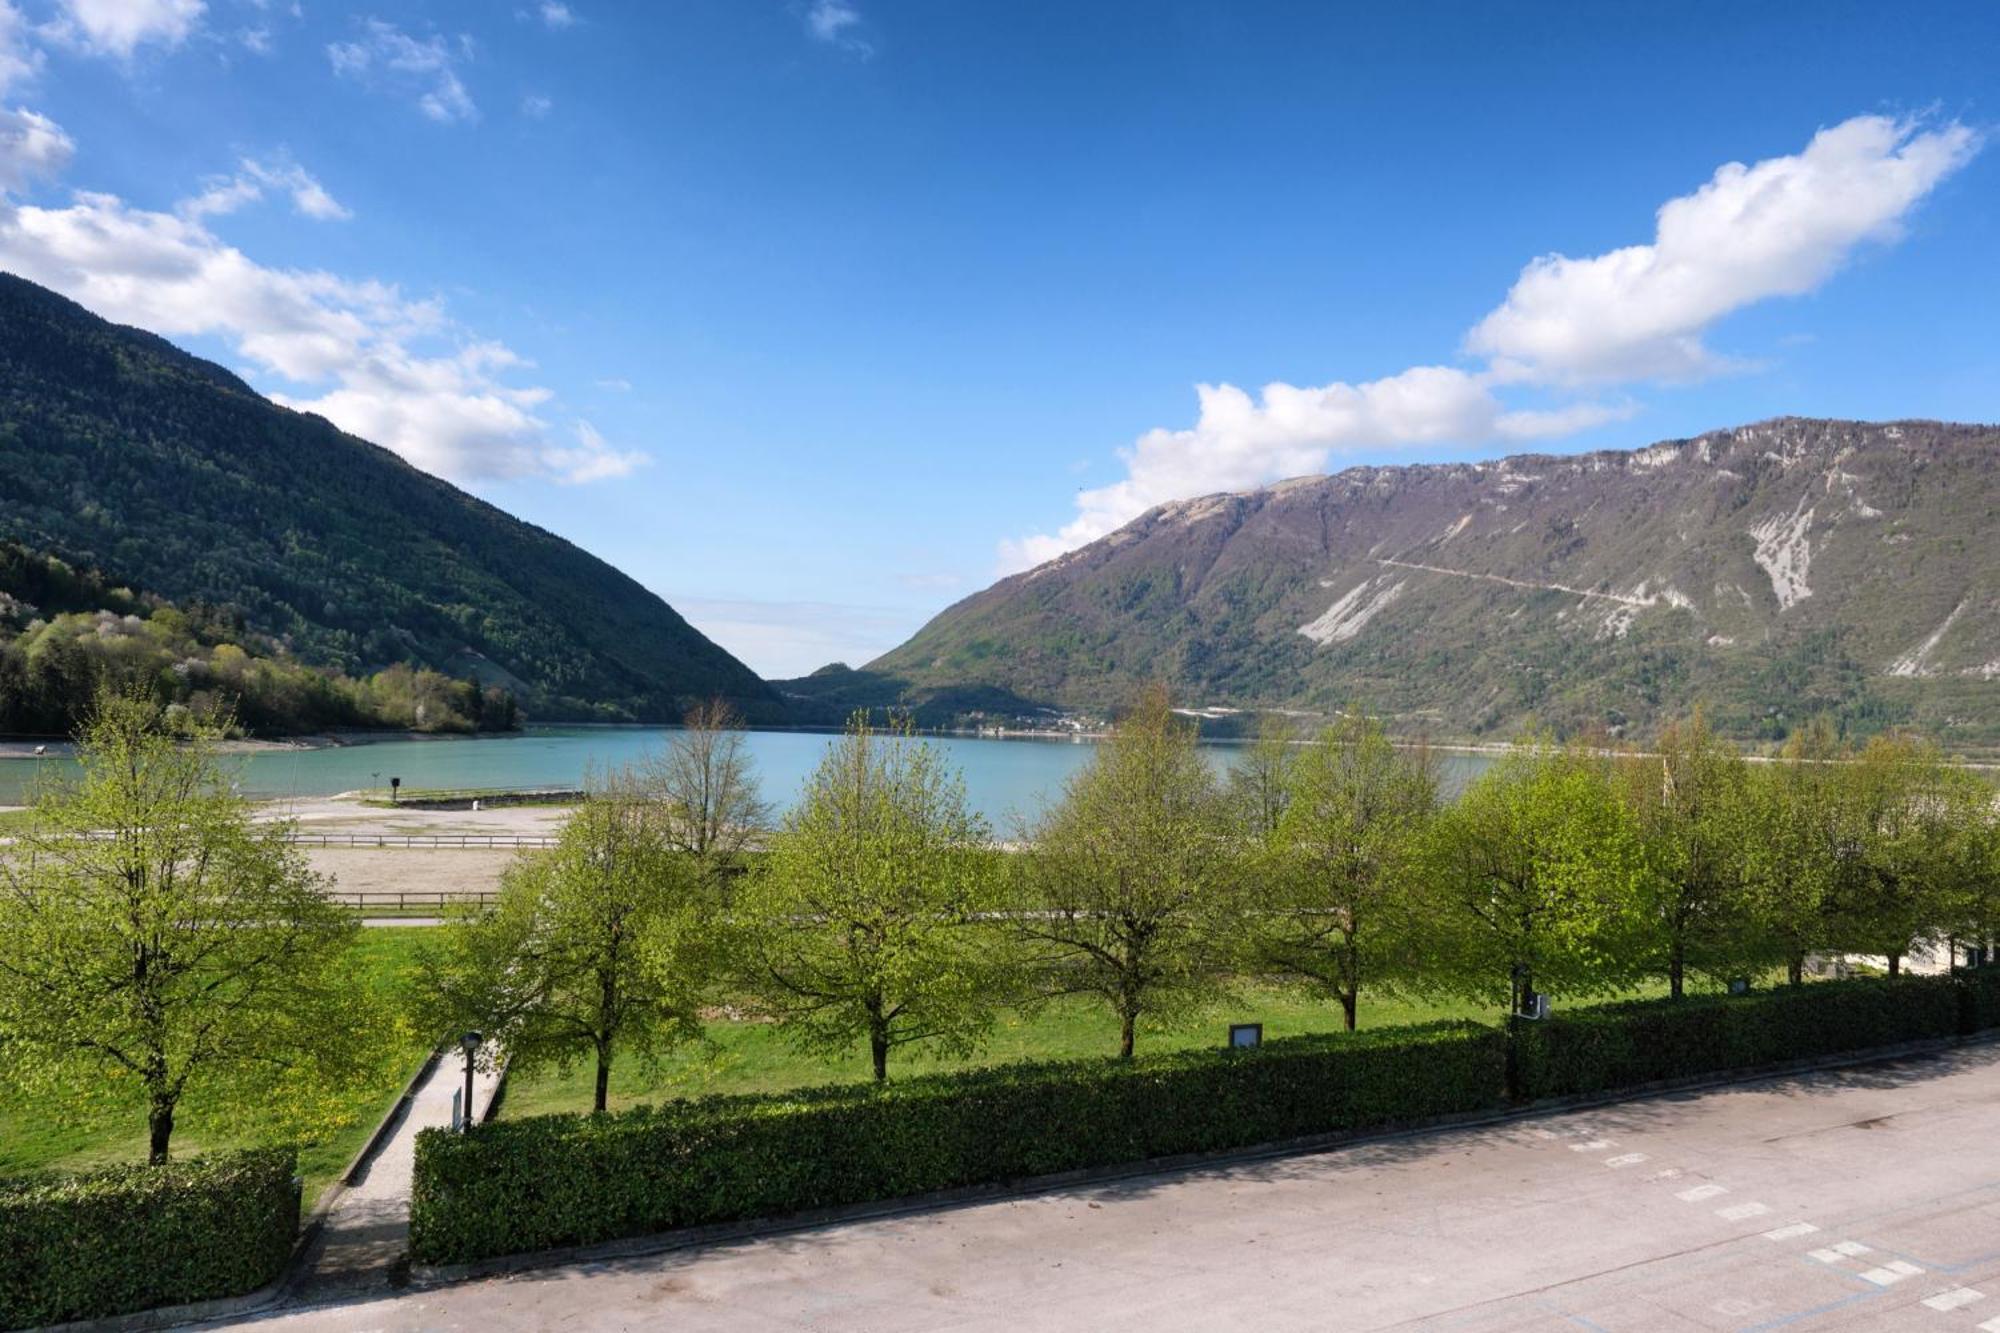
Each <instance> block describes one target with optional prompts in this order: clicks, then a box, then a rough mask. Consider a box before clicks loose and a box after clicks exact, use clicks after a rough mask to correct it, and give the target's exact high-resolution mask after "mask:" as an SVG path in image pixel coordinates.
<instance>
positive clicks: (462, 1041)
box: [458, 1032, 486, 1134]
mask: <svg viewBox="0 0 2000 1333" xmlns="http://www.w3.org/2000/svg"><path fill="white" fill-rule="evenodd" d="M485 1040H486V1038H484V1037H482V1036H480V1035H479V1034H478V1033H477V1032H468V1033H466V1034H465V1035H464V1036H463V1037H460V1038H459V1039H458V1044H459V1045H460V1046H461V1047H463V1048H464V1049H465V1117H464V1119H462V1120H461V1121H459V1125H460V1127H461V1130H462V1132H464V1133H466V1134H470V1133H471V1132H472V1057H473V1056H474V1055H476V1054H478V1052H479V1044H480V1043H481V1042H483V1041H485Z"/></svg>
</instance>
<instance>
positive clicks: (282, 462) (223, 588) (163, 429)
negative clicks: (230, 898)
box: [0, 274, 781, 720]
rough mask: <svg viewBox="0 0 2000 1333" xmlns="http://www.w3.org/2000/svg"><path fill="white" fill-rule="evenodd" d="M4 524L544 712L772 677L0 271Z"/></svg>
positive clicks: (542, 547)
mask: <svg viewBox="0 0 2000 1333" xmlns="http://www.w3.org/2000/svg"><path fill="white" fill-rule="evenodd" d="M0 538H7V539H12V540H15V541H18V542H20V543H22V544H23V545H25V546H28V547H31V548H34V549H36V550H41V551H51V552H55V553H57V554H59V555H61V556H62V557H64V558H65V559H67V560H69V561H70V562H72V563H74V564H77V565H80V566H94V567H96V568H100V569H105V570H111V571H115V573H116V575H117V576H118V577H119V578H121V579H127V580H131V581H132V582H133V583H134V584H136V585H137V586H139V587H143V588H145V589H146V590H147V591H149V592H151V593H154V594H157V595H158V596H160V597H162V598H165V599H167V600H169V601H172V602H175V603H192V602H202V603H207V604H210V605H213V606H216V607H220V608H225V609H226V610H228V611H229V612H231V613H233V614H237V615H240V617H241V619H242V621H243V622H244V624H245V625H246V626H248V627H249V628H250V629H251V630H253V631H255V632H257V633H260V634H265V635H269V636H270V637H271V638H272V639H273V640H275V641H276V642H277V643H278V644H280V645H282V646H283V648H284V649H285V650H287V651H288V652H290V653H291V654H293V655H294V656H296V657H297V658H299V659H300V660H302V661H305V662H308V663H313V664H317V665H321V666H326V667H330V668H335V669H338V670H340V671H343V672H346V673H347V674H349V675H355V676H360V675H366V674H371V673H373V672H376V671H379V670H381V669H383V668H384V667H387V666H389V665H391V664H394V663H399V662H404V663H409V664H411V665H412V666H415V667H420V668H423V667H427V668H432V669H435V670H438V671H441V672H444V673H446V674H448V675H450V676H453V677H458V678H466V677H470V678H474V679H477V680H479V681H481V682H483V683H487V684H499V685H502V686H505V687H506V688H508V689H510V690H512V691H514V692H515V693H516V694H517V695H518V696H519V697H520V698H521V700H522V702H523V704H524V705H525V706H526V708H527V709H528V711H529V713H530V714H531V715H533V716H535V717H539V718H543V719H559V718H567V719H605V720H616V719H632V720H665V719H671V718H676V717H678V716H679V715H680V713H681V712H682V711H683V709H684V707H685V705H686V704H687V703H688V702H690V701H692V700H693V699H695V698H698V697H702V696H707V695H713V694H719V695H722V696H724V697H726V698H730V699H733V700H735V701H736V702H737V703H738V704H739V706H741V707H742V708H743V709H744V710H745V712H746V713H748V714H749V715H751V716H752V717H753V718H762V719H768V718H773V717H775V716H777V715H778V714H779V712H780V709H781V705H780V704H779V703H778V701H777V699H776V696H775V695H773V694H772V692H771V691H770V690H769V689H768V688H767V687H766V686H765V685H764V683H763V682H762V681H760V680H758V679H757V677H756V676H755V675H753V674H752V673H751V671H750V670H749V669H748V668H747V667H745V666H744V665H743V664H742V663H740V662H738V661H736V659H734V658H733V657H731V656H730V655H729V654H728V653H726V652H724V651H723V650H722V649H721V648H719V647H717V646H716V645H715V644H713V643H711V642H709V640H707V639H706V638H704V637H703V636H702V635H701V634H700V633H699V632H698V631H697V630H695V629H694V628H693V627H692V626H690V625H689V624H688V623H687V622H686V621H685V620H683V619H682V618H681V617H680V616H679V615H678V614H677V613H676V612H675V611H674V610H673V608H672V607H670V606H668V605H667V604H666V603H665V602H663V601H662V600H660V598H658V597H657V596H655V595H654V594H652V593H650V592H648V591H646V589H644V588H642V587H640V586H639V585H638V584H637V583H635V582H634V581H633V580H631V579H629V578H627V577H626V576H625V575H623V574H621V573H619V572H618V571H617V570H616V569H613V568H612V567H611V566H610V565H607V564H606V563H604V562H603V561H601V560H599V559H597V558H595V557H594V556H591V555H589V554H588V553H586V552H584V551H582V550H579V549H578V548H577V547H575V546H573V545H571V544H570V543H568V542H566V541H564V540H562V539H561V538H559V537H557V536H555V535H553V534H552V533H549V532H545V531H543V530H542V529H540V528H536V527H534V526H532V525H530V524H527V523H523V522H521V521H520V520H518V519H515V518H513V517H511V516H509V515H507V514H506V513H503V512H502V511H501V510H499V509H496V508H494V507H493V506H492V505H490V504H487V503H485V502H484V501H482V500H479V499H476V498H474V497H473V496H470V495H467V494H466V493H465V492H463V491H461V490H459V489H457V488H456V487H454V486H451V485H449V484H447V483H445V482H443V481H440V480H439V479H437V478H436V477H433V476H430V475H429V474H427V473H424V472H421V471H419V470H417V469H416V468H414V467H411V466H410V465H409V464H407V463H405V462H403V461H402V460H401V459H400V458H398V457H397V456H396V455H394V454H392V453H390V452H389V451H387V450H385V449H382V448H379V447H377V446H375V445H373V444H370V443H368V442H367V441H365V440H360V439H356V438H355V437H354V436H351V435H347V434H344V433H343V432H341V431H339V430H337V429H335V428H334V427H333V426H332V425H331V424H329V423H328V422H326V421H325V420H323V419H321V418H319V417H316V416H311V415H308V414H305V413H300V412H294V411H291V410H289V409H286V408H282V407H279V406H277V405H276V404H274V403H272V402H271V401H270V400H268V399H266V398H264V397H263V396H262V395H260V394H258V393H257V392H256V391H255V390H253V389H251V388H250V387H249V386H248V385H246V384H244V383H243V382H242V381H241V380H239V379H237V378H236V377H235V376H234V375H231V374H230V373H229V372H228V371H226V370H224V369H222V368H221V367H220V366H217V365H214V364H212V363H210V362H207V361H203V360H200V359H199V358H196V357H193V356H189V355H188V354H186V353H184V352H181V351H179V350H178V349H176V348H174V347H173V346H171V345H170V344H168V343H166V342H164V341H162V340H161V339H159V338H156V337H154V336H152V335H151V334H148V333H144V332H141V331H139V330H135V329H129V328H122V327H119V326H116V325H113V324H110V323H107V322H106V321H104V320H101V319H99V318H97V317H96V316H94V315H92V314H90V313H89V312H88V311H86V310H84V309H83V308H82V307H81V306H78V305H76V304H75V303H74V302H71V301H68V300H65V299H64V298H62V297H60V296H57V295H55V294H54V293H52V292H49V291H47V290H45V289H43V288H41V287H38V286H36V285H34V284H33V283H30V282H26V281H24V280H22V279H19V278H16V277H13V276H11V275H5V274H0Z"/></svg>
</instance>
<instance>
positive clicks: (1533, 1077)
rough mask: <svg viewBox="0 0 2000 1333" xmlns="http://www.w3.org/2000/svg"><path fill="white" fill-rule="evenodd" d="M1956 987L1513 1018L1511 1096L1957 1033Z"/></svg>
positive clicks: (1793, 990)
mask: <svg viewBox="0 0 2000 1333" xmlns="http://www.w3.org/2000/svg"><path fill="white" fill-rule="evenodd" d="M1961 993H1962V988H1961V986H1960V985H1959V983H1958V982H1957V981H1956V980H1955V979H1953V978H1951V977H1899V978H1897V979H1895V980H1889V979H1887V978H1862V979H1857V980H1853V981H1815V982H1809V983H1807V984H1805V985H1803V986H1787V987H1783V988H1780V989H1776V990H1770V991H1759V992H1756V993H1753V994H1750V995H1739V996H1719V995H1711V996H1691V997H1689V998H1687V999H1684V1000H1680V1001H1678V1002H1676V1001H1672V1000H1641V1001H1635V1002H1632V1003H1627V1004H1607V1005H1600V1006H1597V1007H1595V1008H1590V1009H1577V1010H1572V1011H1570V1012H1567V1013H1561V1012H1559V1013H1558V1014H1557V1015H1556V1016H1555V1017H1553V1018H1548V1019H1544V1020H1541V1021H1539V1022H1532V1023H1529V1022H1522V1023H1518V1024H1516V1034H1517V1036H1516V1043H1517V1044H1516V1051H1515V1059H1516V1066H1515V1077H1516V1080H1517V1081H1516V1095H1517V1096H1518V1097H1519V1098H1521V1099H1522V1100H1525V1101H1535V1100H1539V1099H1541V1098H1543V1097H1565V1096H1571V1095H1575V1094H1579V1093H1593V1092H1606V1091H1609V1090H1611V1089H1614V1088H1630V1087H1637V1086H1639V1085H1641V1084H1645V1083H1654V1082H1659V1081H1661V1080H1665V1079H1677V1078H1690V1077H1695V1076H1699V1075H1703V1074H1715V1073H1723V1072H1726V1071H1728V1070H1732V1069H1748V1068H1752V1067H1754V1066H1757V1065H1770V1064H1781V1063H1784V1062H1786V1061H1791V1060H1810V1059H1815V1058H1818V1057H1821V1056H1829V1055H1839V1054H1842V1053H1845V1052H1848V1051H1860V1050H1866V1049H1868V1048H1870V1047H1874V1046H1891V1045H1895V1044H1897V1043H1900V1042H1906V1041H1921V1040H1924V1039H1926V1038H1933V1037H1951V1036H1956V1035H1958V1034H1959V1032H1960V1031H1961V1028H1962V1020H1961V1015H1960V1002H1961Z"/></svg>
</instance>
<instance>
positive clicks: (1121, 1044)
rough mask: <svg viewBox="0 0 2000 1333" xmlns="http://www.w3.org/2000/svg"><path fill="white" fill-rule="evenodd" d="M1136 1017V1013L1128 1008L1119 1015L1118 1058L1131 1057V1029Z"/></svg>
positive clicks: (1126, 1058) (1128, 1058)
mask: <svg viewBox="0 0 2000 1333" xmlns="http://www.w3.org/2000/svg"><path fill="white" fill-rule="evenodd" d="M1137 1018H1138V1015H1137V1014H1136V1013H1134V1012H1133V1011H1132V1010H1130V1009H1127V1010H1126V1011H1125V1012H1124V1013H1123V1014H1120V1015H1119V1026H1118V1058H1119V1059H1120V1060H1130V1059H1131V1058H1132V1029H1133V1026H1134V1021H1135V1020H1136V1019H1137Z"/></svg>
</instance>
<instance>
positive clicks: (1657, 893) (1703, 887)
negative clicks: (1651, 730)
mask: <svg viewBox="0 0 2000 1333" xmlns="http://www.w3.org/2000/svg"><path fill="white" fill-rule="evenodd" d="M1656 750H1657V753H1655V754H1650V755H1640V756H1635V757H1633V758H1632V759H1630V760H1628V761H1627V762H1626V763H1624V764H1623V765H1622V766H1621V776H1622V777H1623V778H1624V780H1625V781H1624V788H1625V793H1624V794H1625V799H1626V801H1627V802H1628V804H1629V805H1630V806H1631V808H1632V811H1633V813H1634V815H1635V816H1636V817H1637V820H1638V831H1639V837H1640V844H1641V848H1642V851H1643V854H1644V856H1645V861H1646V870H1647V873H1646V876H1645V878H1644V880H1643V882H1642V896H1643V898H1644V903H1643V906H1642V909H1641V910H1642V911H1643V912H1644V913H1645V916H1646V918H1647V920H1648V922H1649V927H1650V928H1649V931H1648V933H1649V934H1650V935H1651V936H1652V937H1653V947H1652V949H1651V950H1650V952H1652V953H1653V954H1654V955H1655V963H1654V966H1655V967H1656V968H1657V969H1658V970H1661V971H1664V972H1665V973H1666V977H1667V993H1668V995H1669V996H1670V997H1671V998H1673V999H1676V1000H1678V999H1681V998H1682V997H1683V995H1685V993H1686V987H1687V973H1688V970H1689V968H1690V967H1694V968H1697V969H1700V970H1706V971H1711V972H1713V971H1717V970H1727V969H1729V968H1732V967H1734V966H1735V965H1736V964H1738V963H1742V962H1744V961H1746V960H1747V958H1748V955H1749V952H1750V951H1749V948H1748V947H1747V946H1748V945H1749V943H1750V941H1749V939H1748V935H1747V932H1746V931H1745V929H1744V927H1745V925H1746V923H1747V921H1748V892H1747V889H1746V887H1745V885H1746V880H1747V877H1748V873H1749V872H1748V864H1747V858H1746V853H1747V849H1748V841H1747V839H1746V836H1745V835H1746V834H1747V833H1748V832H1749V830H1748V829H1747V828H1746V827H1745V825H1744V822H1743V819H1742V814H1743V811H1744V805H1745V801H1746V800H1747V792H1746V782H1745V778H1744V769H1745V767H1746V765H1745V763H1744V760H1743V756H1742V755H1741V754H1739V753H1738V752H1737V751H1736V749H1735V748H1734V747H1733V746H1731V745H1729V744H1728V743H1726V742H1724V741H1722V740H1719V739H1717V737H1716V735H1715V733H1714V732H1712V731H1710V730H1709V727H1708V721H1707V719H1706V718H1705V717H1704V716H1703V715H1702V713H1701V712H1700V710H1698V709H1697V710H1696V712H1695V714H1694V716H1693V717H1692V718H1690V719H1689V720H1688V721H1686V722H1673V723H1669V724H1668V725H1667V726H1666V727H1665V728H1664V729H1663V730H1662V731H1661V733H1660V736H1659V740H1658V742H1657V746H1656Z"/></svg>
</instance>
